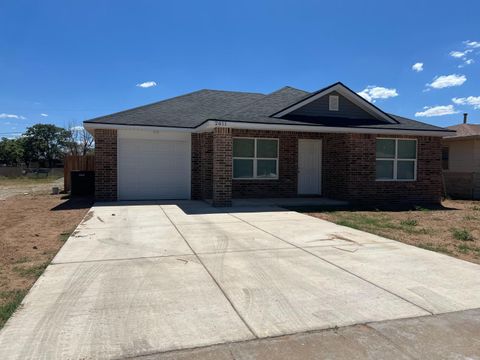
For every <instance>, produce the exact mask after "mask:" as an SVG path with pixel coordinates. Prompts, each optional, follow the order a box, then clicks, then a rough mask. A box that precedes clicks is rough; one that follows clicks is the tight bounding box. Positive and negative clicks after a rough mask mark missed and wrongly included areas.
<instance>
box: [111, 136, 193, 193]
mask: <svg viewBox="0 0 480 360" xmlns="http://www.w3.org/2000/svg"><path fill="white" fill-rule="evenodd" d="M150 136H151V135H150ZM163 137H164V136H163ZM118 142H119V144H118V189H119V199H120V200H155V199H188V198H190V161H191V157H190V136H189V134H185V136H184V137H183V138H179V136H178V135H177V136H175V139H174V140H168V139H165V138H162V137H160V136H159V137H158V138H151V137H149V138H139V137H138V135H137V136H136V137H132V138H129V137H128V135H123V136H122V137H119V139H118Z"/></svg>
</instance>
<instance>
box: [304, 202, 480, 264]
mask: <svg viewBox="0 0 480 360" xmlns="http://www.w3.org/2000/svg"><path fill="white" fill-rule="evenodd" d="M442 205H443V208H442V209H433V210H432V209H425V208H420V207H419V208H416V209H415V210H408V211H377V210H372V211H355V210H345V211H344V210H342V211H330V212H329V211H323V212H310V213H309V215H312V216H315V217H319V218H321V219H325V220H329V221H332V222H334V223H336V224H340V225H345V226H349V227H352V228H355V229H359V230H363V231H367V232H370V233H373V234H377V235H380V236H384V237H387V238H390V239H394V240H398V241H402V242H404V243H407V244H410V245H415V246H418V247H421V248H424V249H428V250H432V251H438V252H441V253H445V254H448V255H451V256H454V257H457V258H460V259H463V260H468V261H471V262H474V263H477V264H480V201H461V200H445V201H444V202H443V203H442Z"/></svg>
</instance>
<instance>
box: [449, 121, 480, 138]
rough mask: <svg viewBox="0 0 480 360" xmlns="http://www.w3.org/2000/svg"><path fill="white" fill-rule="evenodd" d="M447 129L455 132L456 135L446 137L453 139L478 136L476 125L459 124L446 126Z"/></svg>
mask: <svg viewBox="0 0 480 360" xmlns="http://www.w3.org/2000/svg"><path fill="white" fill-rule="evenodd" d="M447 129H450V130H455V131H456V132H457V133H456V134H452V135H450V136H448V137H449V138H453V137H466V136H480V125H478V124H459V125H453V126H448V127H447Z"/></svg>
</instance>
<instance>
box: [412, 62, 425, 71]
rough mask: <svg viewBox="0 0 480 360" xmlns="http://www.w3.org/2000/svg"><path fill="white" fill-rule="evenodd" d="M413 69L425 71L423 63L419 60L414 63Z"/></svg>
mask: <svg viewBox="0 0 480 360" xmlns="http://www.w3.org/2000/svg"><path fill="white" fill-rule="evenodd" d="M412 70H413V71H416V72H420V71H423V63H421V62H417V63H415V64H413V65H412Z"/></svg>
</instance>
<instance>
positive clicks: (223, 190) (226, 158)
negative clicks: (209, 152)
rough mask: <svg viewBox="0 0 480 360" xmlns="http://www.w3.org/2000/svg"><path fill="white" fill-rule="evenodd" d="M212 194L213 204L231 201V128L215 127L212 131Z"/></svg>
mask: <svg viewBox="0 0 480 360" xmlns="http://www.w3.org/2000/svg"><path fill="white" fill-rule="evenodd" d="M212 176H213V190H212V191H213V194H212V200H213V205H214V206H230V205H231V203H232V129H230V128H215V129H214V131H213V164H212Z"/></svg>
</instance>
